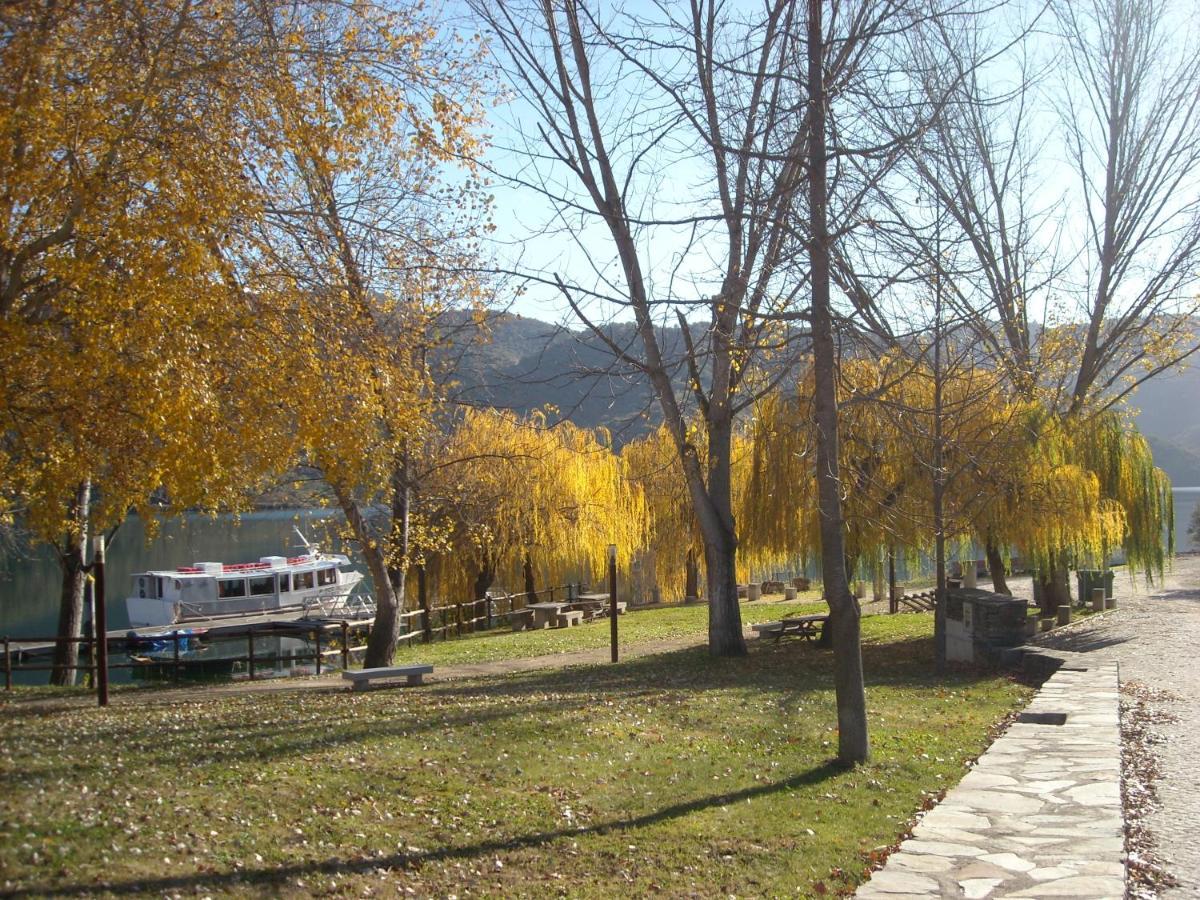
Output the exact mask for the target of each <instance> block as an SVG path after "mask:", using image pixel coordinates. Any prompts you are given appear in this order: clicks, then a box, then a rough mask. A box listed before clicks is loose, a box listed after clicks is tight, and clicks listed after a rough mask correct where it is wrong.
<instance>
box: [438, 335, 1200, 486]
mask: <svg viewBox="0 0 1200 900" xmlns="http://www.w3.org/2000/svg"><path fill="white" fill-rule="evenodd" d="M488 331H489V335H490V337H489V339H488V341H487V342H486V343H475V344H470V345H468V346H465V347H464V348H463V349H462V351H461V355H460V356H459V357H458V358H457V360H456V365H455V368H456V370H457V372H458V382H459V385H458V390H457V393H458V398H459V399H461V400H463V401H464V402H468V403H471V404H473V405H479V406H495V407H502V408H505V409H511V410H514V411H516V412H519V413H528V412H530V411H532V410H535V409H541V408H544V407H546V406H547V405H548V404H549V405H550V406H552V407H553V408H554V409H555V410H557V414H556V415H557V417H559V418H563V419H570V420H571V421H573V422H575V423H576V424H577V425H580V426H584V427H592V428H594V427H598V426H604V427H606V428H609V429H610V430H611V431H612V433H613V440H614V442H615V443H616V444H618V445H620V444H622V443H624V442H625V441H628V440H631V439H632V438H635V437H638V436H639V435H642V434H644V433H645V432H646V431H648V430H649V429H650V428H652V427H653V426H654V424H655V423H657V422H658V421H659V420H660V414H659V410H658V406H657V403H656V402H655V399H654V395H653V391H652V390H651V389H650V385H649V383H648V382H647V380H646V379H645V377H644V376H643V375H642V374H641V373H640V372H636V371H633V370H630V369H628V368H625V369H622V368H621V367H619V366H618V367H616V368H615V369H614V367H613V364H612V356H611V354H610V352H609V350H608V348H607V347H605V346H604V345H603V344H602V342H601V341H600V340H599V339H597V338H596V337H595V336H594V335H592V334H590V333H588V332H585V331H580V330H572V329H568V328H564V327H562V326H557V325H552V324H549V323H546V322H540V321H538V320H537V319H530V318H525V317H522V316H517V315H512V314H508V313H501V314H496V315H494V316H492V317H491V318H490V319H489V321H488ZM607 333H608V335H609V337H611V338H612V340H613V341H614V342H615V343H617V344H618V345H619V346H628V345H630V344H631V343H632V342H633V341H635V339H636V335H635V334H634V333H633V328H632V325H630V324H628V323H621V324H616V325H613V326H611V327H610V329H609V330H608V332H607ZM662 334H663V340H664V344H665V349H666V350H667V355H668V356H671V355H673V354H675V353H677V352H678V350H679V349H680V341H681V335H680V332H679V330H678V329H675V328H668V329H664V330H663V332H662ZM697 336H698V335H697ZM635 350H636V346H635ZM674 376H675V381H676V383H677V384H678V385H680V386H681V387H682V385H683V379H682V372H676V373H674ZM1130 407H1131V408H1133V409H1134V410H1135V411H1136V414H1135V418H1136V421H1137V424H1138V427H1139V428H1140V429H1141V431H1142V433H1143V434H1145V435H1146V436H1147V438H1149V439H1150V442H1151V447H1152V448H1153V450H1154V456H1155V460H1156V461H1157V463H1158V465H1159V466H1160V467H1161V468H1162V469H1164V470H1165V471H1166V472H1167V474H1168V475H1170V476H1171V480H1172V481H1173V482H1174V483H1175V484H1178V485H1200V367H1198V366H1196V365H1192V366H1190V367H1188V368H1187V369H1186V370H1185V371H1183V372H1170V373H1166V374H1164V375H1161V376H1159V377H1158V378H1157V379H1154V380H1152V381H1150V382H1148V383H1147V384H1145V385H1143V386H1142V388H1141V389H1140V390H1139V391H1138V392H1137V394H1136V395H1135V396H1134V397H1133V398H1132V401H1131V403H1130Z"/></svg>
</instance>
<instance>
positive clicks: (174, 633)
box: [171, 628, 179, 684]
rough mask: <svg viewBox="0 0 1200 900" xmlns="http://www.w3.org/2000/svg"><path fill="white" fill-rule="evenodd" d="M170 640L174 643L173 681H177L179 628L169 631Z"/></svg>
mask: <svg viewBox="0 0 1200 900" xmlns="http://www.w3.org/2000/svg"><path fill="white" fill-rule="evenodd" d="M171 641H172V643H174V644H175V683H176V684H178V683H179V629H178V628H176V629H175V630H174V631H172V632H171Z"/></svg>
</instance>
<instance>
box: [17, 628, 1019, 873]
mask: <svg viewBox="0 0 1200 900" xmlns="http://www.w3.org/2000/svg"><path fill="white" fill-rule="evenodd" d="M661 612H662V613H667V612H674V611H666V610H664V611H661ZM643 615H644V616H651V615H653V614H652V613H638V614H636V615H633V614H631V615H629V616H627V617H626V619H628V620H629V621H630V622H631V623H632V622H633V621H634V620H635V619H636V618H637V617H638V616H643ZM624 624H625V621H624V620H622V625H624ZM631 627H632V625H631ZM671 627H673V626H671ZM931 628H932V617H931V616H928V615H899V616H891V617H882V616H881V617H874V618H869V619H866V620H864V646H863V655H864V662H865V668H866V672H867V679H868V704H869V708H870V720H871V729H872V741H873V749H874V758H873V760H872V761H871V762H870V763H869V764H867V765H864V766H861V767H859V768H857V769H854V770H850V771H845V770H840V769H838V768H836V767H834V766H832V765H830V764H829V760H830V757H831V754H832V753H833V749H834V745H835V744H836V735H835V733H834V731H833V727H834V721H835V711H834V703H833V693H832V687H831V675H830V671H829V670H830V662H831V656H830V654H829V652H828V651H825V650H819V649H817V648H816V647H814V646H812V645H810V644H806V643H803V642H801V641H797V640H790V641H789V640H785V641H783V642H781V643H779V644H775V643H774V642H770V641H767V642H761V643H760V642H752V646H751V653H750V656H749V657H748V658H745V659H739V660H721V661H718V660H712V659H710V658H709V657H708V656H707V654H706V653H705V652H704V650H703V649H702V648H698V649H685V650H677V651H673V652H668V653H662V654H658V655H653V656H644V657H640V658H637V659H632V660H629V661H625V662H622V663H620V664H619V665H615V666H613V665H607V664H606V665H597V666H581V667H575V668H558V669H545V670H540V671H536V672H528V673H523V674H512V675H505V676H499V677H492V678H488V679H474V680H462V681H452V682H445V683H441V684H430V685H427V686H425V687H422V688H415V689H399V690H387V691H375V692H369V693H365V694H350V693H348V692H344V691H341V690H334V691H330V690H318V689H316V687H317V686H316V685H315V684H314V683H313V682H308V681H301V682H297V684H296V689H294V690H278V689H275V690H262V691H254V692H237V693H214V692H205V691H203V690H197V691H196V692H195V693H193V694H190V695H181V694H180V693H178V692H167V691H163V692H140V693H138V694H137V695H136V697H131V698H130V702H120V703H117V704H114V705H113V706H112V707H110V708H109V709H107V710H98V709H96V708H93V707H79V708H72V709H58V710H54V711H49V710H47V709H46V708H45V707H44V706H41V705H39V704H37V703H34V702H30V700H31V698H34V697H40V696H43V695H44V691H18V692H17V693H16V695H15V699H14V700H9V701H2V700H0V728H3V732H4V738H3V741H2V742H0V784H2V788H0V893H4V892H16V893H17V894H18V895H53V896H72V895H81V894H86V895H90V894H105V893H112V894H122V895H128V894H134V895H146V896H164V895H168V896H169V895H174V894H176V893H189V894H191V893H197V892H198V893H199V894H200V895H201V896H204V895H212V896H219V895H223V894H242V895H246V894H249V895H257V896H279V895H283V896H289V895H295V896H308V895H312V894H318V895H338V896H341V895H345V896H363V895H370V894H375V895H383V896H394V895H397V894H400V895H412V896H422V897H425V896H438V897H447V896H450V895H455V896H457V897H468V896H497V897H499V896H503V897H553V896H571V897H611V896H613V895H614V894H617V893H621V894H624V895H627V896H641V895H655V894H657V895H661V896H669V897H677V896H702V897H709V896H727V895H731V894H736V895H738V896H816V895H823V894H837V893H839V892H843V891H846V890H849V889H850V888H852V886H853V885H854V884H856V883H857V882H858V881H860V880H861V879H862V877H863V873H864V868H865V867H866V865H867V863H868V860H869V858H870V856H871V854H872V852H874V851H876V850H877V849H878V848H880V847H883V846H886V845H889V844H891V843H892V842H893V841H894V840H895V839H896V837H897V836H898V834H899V833H900V832H901V831H902V830H903V829H904V825H905V823H906V822H907V821H908V820H909V819H910V818H911V817H912V815H913V813H914V811H915V810H917V809H919V808H920V807H921V806H922V804H923V803H925V802H927V800H928V798H929V797H930V796H931V795H935V794H937V793H939V792H940V791H941V790H943V789H944V788H945V787H948V786H950V785H951V784H953V783H954V782H956V781H957V780H958V778H959V777H960V776H961V774H962V772H963V766H964V763H965V762H966V761H967V760H969V759H970V758H972V757H974V756H976V755H977V754H978V753H979V752H980V751H981V750H982V749H983V748H984V746H985V745H986V743H987V739H988V738H987V736H988V732H989V729H990V728H991V727H992V726H993V725H994V723H995V722H996V721H997V720H999V719H1001V718H1002V717H1003V716H1004V715H1005V713H1006V712H1008V711H1009V710H1010V709H1011V708H1012V707H1013V706H1014V705H1015V704H1016V703H1018V702H1019V701H1020V700H1021V699H1022V698H1023V697H1024V696H1025V694H1026V689H1025V688H1022V687H1021V686H1019V685H1016V684H1014V683H1013V682H1011V681H1009V680H1007V679H1006V678H1003V677H999V676H995V675H985V674H980V673H970V672H959V673H956V674H953V675H951V676H949V677H946V678H944V679H941V680H937V679H935V678H934V677H933V676H932V675H931V649H932V648H931V638H930V629H931ZM583 630H584V629H571V630H570V632H574V631H583ZM570 632H567V633H570ZM514 637H536V636H522V635H516V636H514ZM574 639H576V638H575V636H572V640H574ZM486 642H487V639H484V638H481V639H477V640H475V641H463V642H461V644H463V645H466V644H471V643H480V644H482V643H486ZM446 646H448V647H450V646H454V645H453V644H448V645H446ZM0 696H2V693H0ZM181 697H182V698H183V699H181Z"/></svg>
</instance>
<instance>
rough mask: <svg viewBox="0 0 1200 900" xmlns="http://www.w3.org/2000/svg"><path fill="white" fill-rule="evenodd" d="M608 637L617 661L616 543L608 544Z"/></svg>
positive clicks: (613, 659) (613, 656)
mask: <svg viewBox="0 0 1200 900" xmlns="http://www.w3.org/2000/svg"><path fill="white" fill-rule="evenodd" d="M608 638H609V644H610V645H611V650H612V661H613V662H616V661H617V545H616V544H609V545H608Z"/></svg>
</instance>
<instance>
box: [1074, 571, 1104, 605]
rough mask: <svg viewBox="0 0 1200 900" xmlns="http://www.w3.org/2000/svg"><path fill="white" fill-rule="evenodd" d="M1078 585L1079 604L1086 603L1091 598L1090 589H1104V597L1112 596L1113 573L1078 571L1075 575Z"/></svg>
mask: <svg viewBox="0 0 1200 900" xmlns="http://www.w3.org/2000/svg"><path fill="white" fill-rule="evenodd" d="M1075 576H1076V578H1077V579H1078V583H1079V594H1078V596H1079V602H1080V603H1087V602H1088V600H1089V599H1090V598H1091V596H1092V588H1098V587H1102V588H1104V596H1105V597H1106V598H1107V597H1111V596H1112V595H1113V573H1112V570H1111V569H1104V570H1101V569H1080V570H1079V571H1077V572H1076V573H1075Z"/></svg>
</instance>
